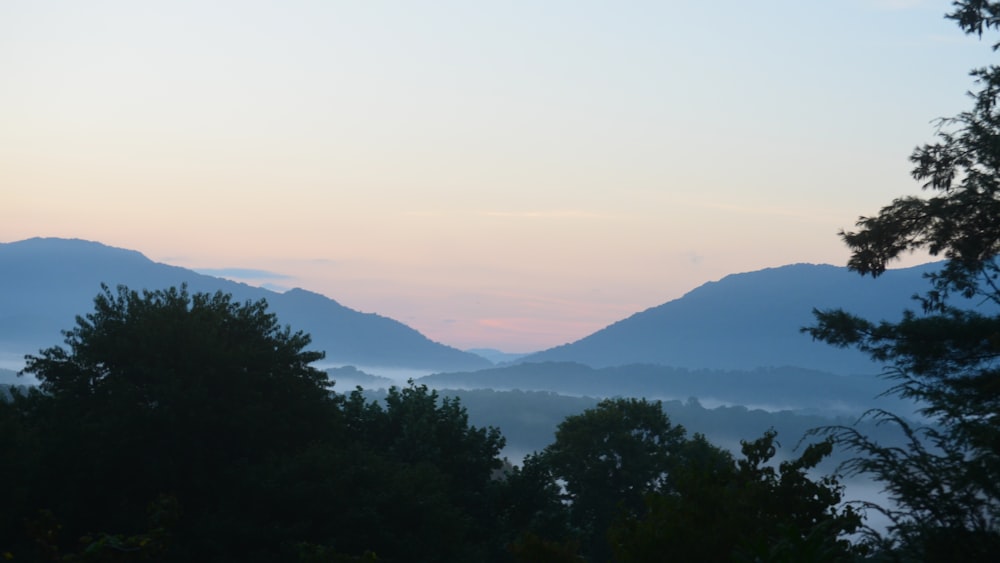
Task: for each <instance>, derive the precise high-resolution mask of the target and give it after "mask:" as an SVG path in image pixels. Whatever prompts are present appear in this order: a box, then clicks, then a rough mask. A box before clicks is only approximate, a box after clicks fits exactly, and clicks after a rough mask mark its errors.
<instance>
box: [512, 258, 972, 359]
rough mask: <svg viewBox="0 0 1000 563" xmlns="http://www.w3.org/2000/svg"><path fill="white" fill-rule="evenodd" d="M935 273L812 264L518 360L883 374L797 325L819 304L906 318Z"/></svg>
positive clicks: (746, 278) (716, 289)
mask: <svg viewBox="0 0 1000 563" xmlns="http://www.w3.org/2000/svg"><path fill="white" fill-rule="evenodd" d="M936 267H937V266H936V265H923V266H918V267H913V268H906V269H898V270H890V271H888V272H886V273H885V274H884V275H883V276H881V277H879V278H876V279H872V278H870V277H861V276H859V275H858V274H856V273H853V272H849V271H848V270H847V268H843V267H837V266H829V265H813V264H794V265H789V266H782V267H779V268H769V269H765V270H760V271H756V272H749V273H742V274H734V275H730V276H727V277H725V278H723V279H721V280H719V281H716V282H710V283H706V284H704V285H702V286H700V287H698V288H696V289H694V290H692V291H690V292H689V293H687V294H686V295H684V296H683V297H681V298H679V299H676V300H674V301H670V302H668V303H664V304H662V305H659V306H656V307H652V308H650V309H647V310H645V311H642V312H640V313H636V314H634V315H632V316H630V317H628V318H626V319H623V320H621V321H618V322H616V323H614V324H612V325H610V326H608V327H606V328H604V329H602V330H600V331H597V332H595V333H594V334H591V335H590V336H587V337H585V338H583V339H581V340H578V341H576V342H573V343H570V344H566V345H563V346H558V347H555V348H551V349H549V350H545V351H542V352H539V353H536V354H532V355H529V356H527V357H525V358H522V359H521V360H520V361H521V362H577V363H581V364H586V365H589V366H592V367H607V366H616V365H627V364H660V365H667V366H673V367H678V368H686V369H716V370H754V369H756V368H762V367H764V368H771V367H781V366H796V367H800V368H807V369H813V370H820V371H824V372H830V373H836V374H844V375H848V374H872V373H879V372H880V371H881V366H878V365H876V364H874V363H872V362H871V361H870V360H869V359H868V357H867V356H865V355H863V354H861V353H860V352H857V351H854V350H842V349H837V348H833V347H831V346H829V345H827V344H823V343H818V342H813V341H812V340H811V339H810V337H809V336H808V335H805V334H802V333H801V332H800V330H799V329H800V328H801V327H803V326H806V325H809V324H812V322H813V317H812V310H813V309H814V308H817V309H833V308H843V309H845V310H847V311H850V312H852V313H855V314H859V315H861V316H863V317H866V318H869V319H875V320H879V319H887V320H892V319H898V318H899V317H900V315H901V313H902V311H903V310H904V309H919V304H917V303H915V302H914V301H913V300H912V299H910V296H912V295H914V294H916V293H919V292H922V291H925V290H926V289H927V282H926V280H925V279H924V278H923V275H924V274H925V273H927V272H929V271H932V270H933V269H934V268H936ZM969 305H970V306H971V305H972V304H969Z"/></svg>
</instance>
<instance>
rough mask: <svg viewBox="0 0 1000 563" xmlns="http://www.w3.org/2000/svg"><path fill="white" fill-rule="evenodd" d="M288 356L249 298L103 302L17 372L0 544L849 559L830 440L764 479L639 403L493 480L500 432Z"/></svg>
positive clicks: (124, 551)
mask: <svg viewBox="0 0 1000 563" xmlns="http://www.w3.org/2000/svg"><path fill="white" fill-rule="evenodd" d="M308 344H309V338H308V336H307V335H304V334H302V333H292V332H291V331H290V330H289V329H287V328H281V327H280V326H279V325H278V323H277V320H276V318H275V317H274V316H273V315H272V314H270V313H268V312H267V310H266V304H264V303H263V302H258V303H245V304H237V303H233V302H232V301H231V299H230V298H229V297H228V296H226V295H222V294H216V295H207V294H194V295H189V294H188V293H187V292H186V291H185V290H184V289H169V290H163V291H155V292H143V293H141V294H140V293H137V292H134V291H130V290H128V289H126V288H119V289H118V291H117V292H113V291H111V290H110V289H106V290H105V292H104V293H102V294H101V295H99V296H98V297H97V299H96V300H95V309H94V311H93V312H92V313H90V314H88V315H87V316H86V317H81V318H79V319H78V324H77V326H76V327H74V328H73V329H72V330H71V331H69V332H68V333H67V338H66V345H65V347H53V348H50V349H46V350H43V351H41V352H40V353H39V355H37V356H33V357H29V358H28V363H27V367H26V372H28V373H31V374H34V375H35V376H37V377H38V379H39V380H40V381H41V385H40V388H30V389H27V390H14V391H13V393H12V396H11V398H10V400H6V401H4V402H2V403H0V459H3V460H4V463H3V465H2V466H0V472H2V473H0V479H2V481H3V482H4V483H5V485H6V491H7V495H6V497H5V505H4V508H5V510H4V511H3V513H2V515H0V518H2V521H0V550H2V553H3V554H4V555H5V556H8V557H13V558H14V559H15V560H20V561H36V560H37V561H122V560H143V559H147V560H163V561H193V560H211V561H275V560H288V561H349V560H358V559H361V560H364V559H366V558H367V559H372V560H374V559H378V560H385V561H553V560H560V559H563V560H580V558H583V559H584V560H588V561H607V560H612V559H614V560H621V561H644V560H649V559H648V557H649V556H650V555H649V554H650V553H653V552H656V553H674V554H676V556H677V557H681V558H686V559H690V558H695V559H702V560H705V559H706V558H709V559H711V558H716V557H722V556H725V557H729V556H730V555H732V556H736V555H740V556H741V557H742V556H745V557H748V558H750V559H753V558H760V557H765V556H766V557H770V556H771V555H774V553H778V554H780V555H781V557H792V558H800V557H811V555H809V554H812V553H813V550H816V549H822V550H825V551H824V552H829V553H831V554H835V555H836V556H837V557H838V558H839V557H846V556H848V555H850V554H852V553H854V552H855V551H856V550H857V549H858V548H857V547H856V546H853V545H852V544H850V543H848V542H847V541H846V540H844V539H843V537H842V536H843V534H845V533H848V532H852V531H854V530H855V528H856V527H857V526H858V524H859V518H858V516H857V514H855V513H854V512H853V511H852V510H851V509H849V508H846V509H845V508H843V507H842V506H840V500H841V495H840V488H839V486H838V484H837V482H836V481H835V480H833V479H830V478H824V479H818V480H812V479H811V478H810V477H808V476H807V471H808V470H809V469H810V468H812V467H813V466H815V464H816V463H817V462H818V461H819V460H820V459H822V458H823V457H824V455H826V454H827V453H829V450H830V447H831V442H830V441H829V440H827V441H823V442H820V443H819V445H818V446H815V447H812V448H807V449H804V450H803V452H802V455H801V458H799V459H795V460H791V461H788V462H785V463H782V464H781V465H780V466H779V467H776V466H774V465H773V464H769V463H768V462H769V461H770V460H771V459H772V457H773V456H774V454H775V451H776V448H775V445H774V438H775V437H774V435H773V433H766V434H764V435H762V436H758V437H757V439H756V440H752V441H749V442H748V443H747V444H746V445H745V447H744V453H743V455H742V456H736V457H734V456H733V455H732V454H730V453H729V452H728V451H726V450H724V449H721V448H718V447H716V446H714V445H712V444H711V443H710V442H709V441H708V440H706V439H705V438H704V437H703V436H702V435H699V434H689V433H688V432H687V431H686V430H685V429H684V428H683V427H682V426H681V425H678V424H676V423H674V422H673V421H671V420H670V418H669V417H668V415H667V413H666V412H665V411H664V409H663V407H662V405H661V404H660V403H659V402H649V401H646V400H640V399H606V400H603V401H601V402H599V403H596V404H591V405H590V406H589V408H582V409H579V410H577V411H576V412H575V413H574V414H571V415H569V416H566V417H564V419H563V420H562V422H560V423H559V424H558V429H557V431H556V432H555V435H554V436H552V440H551V442H550V443H549V444H547V446H546V447H545V448H543V449H541V450H540V451H538V452H536V453H535V454H533V455H530V456H528V458H527V459H526V460H524V463H523V464H522V465H521V466H520V467H515V466H512V465H510V464H506V463H504V461H503V459H502V458H501V455H500V453H501V450H502V448H503V447H504V445H505V439H504V437H503V436H502V435H501V433H500V431H499V430H498V429H495V428H490V427H478V426H475V425H473V424H470V422H469V416H468V413H467V412H466V409H465V407H464V406H463V405H462V404H461V403H460V402H459V400H458V399H454V398H448V397H439V396H438V395H437V393H436V392H435V391H431V390H429V389H427V388H426V387H424V386H417V385H410V386H408V387H404V388H401V389H400V388H392V389H390V390H389V391H387V392H386V393H385V394H384V395H382V396H381V397H380V398H379V399H378V400H373V399H371V398H368V397H365V395H364V394H362V393H361V392H360V391H355V392H352V393H349V394H337V393H332V392H331V391H330V389H329V387H330V383H329V381H328V379H327V377H326V374H325V373H324V372H321V371H319V370H316V369H314V368H312V367H310V364H311V363H312V362H314V361H316V360H317V359H319V358H320V357H321V354H319V353H316V352H310V351H307V350H306V347H307V346H308ZM510 396H511V397H513V396H514V395H513V394H511V395H510ZM528 396H535V395H533V394H532V395H525V396H523V397H521V399H523V398H524V397H528ZM680 514H684V515H685V516H684V518H678V515H680ZM723 516H724V518H723ZM720 518H722V520H720ZM720 530H725V531H726V534H725V538H724V539H721V538H720V535H719V531H720ZM668 532H669V533H670V534H674V535H675V537H673V539H671V540H670V541H669V542H667V544H666V545H661V544H662V543H663V542H664V540H663V538H664V537H665V536H664V534H665V533H668ZM665 550H666V551H665ZM775 550H777V551H775ZM772 552H774V553H772ZM768 554H771V555H768Z"/></svg>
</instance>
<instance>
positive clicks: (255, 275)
mask: <svg viewBox="0 0 1000 563" xmlns="http://www.w3.org/2000/svg"><path fill="white" fill-rule="evenodd" d="M195 271H196V272H198V273H199V274H205V275H207V276H216V277H220V278H236V279H241V280H287V279H291V278H292V276H289V275H285V274H281V273H278V272H271V271H269V270H257V269H254V268H196V269H195Z"/></svg>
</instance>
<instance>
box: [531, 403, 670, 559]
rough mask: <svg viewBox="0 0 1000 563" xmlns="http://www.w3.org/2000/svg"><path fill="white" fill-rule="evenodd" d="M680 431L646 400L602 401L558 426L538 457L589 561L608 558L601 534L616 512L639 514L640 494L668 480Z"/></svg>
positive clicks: (659, 407) (660, 408) (605, 530)
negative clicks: (558, 489)
mask: <svg viewBox="0 0 1000 563" xmlns="http://www.w3.org/2000/svg"><path fill="white" fill-rule="evenodd" d="M684 433H685V431H684V428H683V427H680V426H674V425H673V424H671V423H670V419H669V418H668V417H667V415H666V414H665V413H664V412H663V408H662V407H661V405H660V402H659V401H656V402H649V401H646V400H645V399H641V400H640V399H622V398H618V399H605V400H603V401H601V402H600V403H598V404H597V406H596V407H594V408H592V409H587V410H585V411H584V412H583V413H581V414H579V415H574V416H570V417H567V418H566V420H564V421H563V422H562V423H560V424H559V426H558V428H557V430H556V439H555V442H553V443H552V444H551V445H550V446H548V447H547V448H545V450H544V451H543V452H542V454H541V456H540V458H541V460H542V463H544V464H545V465H546V467H547V468H548V470H549V471H550V472H551V475H552V477H553V478H554V479H556V480H558V481H560V482H562V483H564V487H565V495H564V497H565V501H566V502H568V503H569V514H570V523H571V524H572V525H573V526H575V527H576V528H577V529H578V530H579V533H580V535H581V536H582V538H583V548H584V551H585V552H586V553H588V554H589V555H590V557H591V558H592V560H596V561H599V560H604V559H607V558H608V557H609V556H610V546H609V545H608V543H607V540H606V538H605V534H606V532H607V530H608V527H609V526H610V524H611V522H612V521H613V520H614V518H615V516H616V515H617V513H618V511H619V510H624V511H626V512H627V513H630V514H634V513H637V512H639V511H642V510H643V500H642V499H643V496H644V495H645V494H646V493H647V492H650V491H652V490H655V489H657V488H659V487H661V486H662V485H663V483H664V482H665V481H666V480H667V479H668V478H669V474H670V473H669V472H670V468H671V466H672V463H673V461H674V460H673V456H674V454H675V453H677V452H678V451H680V449H681V446H682V445H683V443H684Z"/></svg>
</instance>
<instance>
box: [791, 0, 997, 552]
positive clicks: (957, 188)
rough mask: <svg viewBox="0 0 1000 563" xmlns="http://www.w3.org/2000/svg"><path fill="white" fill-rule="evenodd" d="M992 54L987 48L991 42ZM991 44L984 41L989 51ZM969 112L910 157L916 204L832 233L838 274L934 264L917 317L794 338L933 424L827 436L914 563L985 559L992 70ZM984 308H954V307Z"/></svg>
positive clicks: (832, 314) (980, 74) (831, 318)
mask: <svg viewBox="0 0 1000 563" xmlns="http://www.w3.org/2000/svg"><path fill="white" fill-rule="evenodd" d="M953 5H954V11H952V12H951V13H950V14H948V16H947V17H949V18H951V19H953V20H955V21H956V22H957V23H958V25H959V26H960V27H961V28H962V30H963V31H965V32H966V33H970V34H976V35H980V36H981V35H982V34H983V32H984V31H988V30H991V29H993V30H995V29H997V28H998V27H1000V2H995V1H985V0H968V1H956V2H954V4H953ZM998 45H1000V44H998ZM998 45H994V50H996V49H997V46H998ZM972 76H973V77H974V78H975V80H976V83H977V85H978V88H977V90H976V91H975V92H973V93H971V94H970V95H971V97H972V99H973V106H972V109H970V110H968V111H965V112H962V113H960V114H958V115H957V116H955V117H953V118H948V119H942V120H941V122H940V125H939V129H938V132H937V137H938V138H937V141H936V142H934V143H930V144H926V145H924V146H922V147H919V148H917V149H916V150H915V151H914V153H913V155H912V156H911V160H912V162H913V164H914V169H913V176H914V177H915V178H916V179H917V180H920V181H922V182H924V184H923V187H924V189H925V190H927V191H929V192H931V194H932V195H930V196H927V197H916V196H914V197H904V198H900V199H896V200H895V201H893V202H892V203H891V204H890V205H888V206H886V207H884V208H882V209H881V210H880V211H879V213H878V215H877V216H875V217H862V218H860V219H859V221H858V223H857V227H858V230H857V231H855V232H843V233H841V235H842V237H843V239H844V241H845V242H846V244H847V245H848V246H849V247H850V249H851V252H852V255H851V259H850V261H849V263H848V265H849V266H850V268H852V269H853V270H855V271H857V272H859V273H861V274H862V275H864V274H870V275H872V276H878V275H879V274H881V273H882V272H884V271H885V269H886V267H887V265H888V264H889V263H890V262H891V261H892V260H894V259H896V258H898V257H899V256H900V255H901V254H902V253H903V252H906V251H912V250H926V251H928V252H929V253H930V254H931V255H934V256H938V255H943V256H944V257H945V258H946V259H947V260H946V262H945V265H944V267H943V269H942V270H941V271H940V272H938V273H936V274H933V275H931V276H929V281H930V284H931V289H930V290H929V291H928V292H927V293H926V294H924V295H923V296H921V297H920V298H919V300H920V303H921V305H922V309H923V313H922V314H917V313H914V312H909V311H908V312H906V313H905V315H904V317H903V319H902V320H901V321H899V322H894V323H893V322H885V321H883V322H877V323H876V322H870V321H867V320H865V319H861V318H859V317H857V316H854V315H851V314H849V313H847V312H844V311H840V310H834V311H817V312H816V318H817V324H816V325H815V326H813V327H810V328H808V329H807V330H808V331H809V332H810V333H811V334H812V335H813V336H814V337H815V338H818V339H821V340H825V341H827V342H829V343H831V344H834V345H838V346H853V347H856V348H859V349H861V350H863V351H865V352H868V353H869V354H870V355H871V356H872V357H873V358H874V359H876V360H880V361H883V362H886V363H887V364H888V365H889V368H888V372H887V374H888V376H889V377H890V378H892V380H893V381H894V383H895V386H894V387H893V388H892V390H891V391H892V392H893V393H897V394H899V395H901V396H903V397H906V398H910V399H913V400H914V401H916V402H917V404H918V405H919V408H920V410H921V412H922V414H923V415H925V416H927V417H929V418H930V419H931V421H932V422H933V424H932V425H931V426H929V427H925V428H915V427H913V426H911V425H910V424H909V423H907V422H906V421H904V420H903V419H901V418H899V417H897V416H895V415H893V414H890V413H886V412H876V413H874V414H873V416H874V417H876V418H877V419H879V420H881V421H884V422H890V423H895V424H897V425H898V426H899V427H900V428H901V429H902V431H903V432H904V433H905V435H906V436H907V438H908V439H909V440H910V444H909V447H906V448H890V447H885V446H882V445H879V444H878V443H876V442H874V441H872V440H870V439H868V438H867V437H866V436H865V435H863V434H861V433H859V432H857V431H856V430H854V429H852V428H849V427H847V428H845V427H841V428H837V429H833V433H834V436H835V437H836V438H837V439H838V441H839V442H840V443H841V444H843V445H845V446H846V447H848V448H850V449H852V450H853V451H855V452H856V453H858V454H859V455H858V457H857V458H855V459H854V460H853V461H852V462H851V464H850V465H849V466H848V468H849V469H852V470H854V471H857V472H862V473H868V474H871V475H872V476H874V477H875V478H876V479H878V480H879V481H881V482H882V483H883V484H884V485H885V486H886V490H887V492H888V493H889V496H890V498H891V500H892V501H893V503H894V504H895V507H886V512H887V513H888V514H889V516H890V517H891V518H892V522H893V525H892V527H891V528H890V530H889V536H888V537H887V538H886V545H888V546H889V547H890V548H898V549H900V550H901V551H900V553H901V554H903V556H905V557H911V558H913V559H918V560H940V561H944V560H949V561H954V560H964V561H969V560H987V559H988V558H990V557H993V556H995V552H996V551H997V549H998V548H1000V363H998V362H1000V316H997V315H996V313H995V311H996V307H995V306H996V305H998V304H1000V286H998V284H997V280H998V276H1000V267H998V264H997V262H996V256H997V254H998V252H1000V108H998V107H997V101H998V94H1000V67H998V66H997V65H990V66H988V67H985V68H980V69H976V70H974V71H972ZM959 296H961V297H965V298H975V299H977V300H978V301H979V303H980V304H990V305H992V306H991V307H988V308H986V309H980V310H970V309H963V308H958V307H957V306H956V305H955V303H956V297H959Z"/></svg>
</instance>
